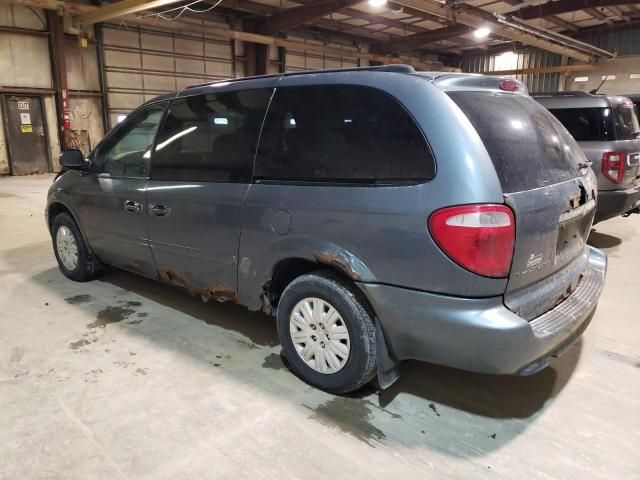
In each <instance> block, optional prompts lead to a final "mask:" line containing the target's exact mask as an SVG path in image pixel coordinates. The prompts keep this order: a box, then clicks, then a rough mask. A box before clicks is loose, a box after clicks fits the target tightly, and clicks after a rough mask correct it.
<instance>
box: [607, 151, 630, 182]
mask: <svg viewBox="0 0 640 480" xmlns="http://www.w3.org/2000/svg"><path fill="white" fill-rule="evenodd" d="M626 161H627V156H626V154H625V153H624V152H605V153H604V155H602V174H603V175H604V176H605V177H607V178H608V179H609V180H611V181H612V182H613V183H621V182H622V179H623V177H624V164H625V162H626Z"/></svg>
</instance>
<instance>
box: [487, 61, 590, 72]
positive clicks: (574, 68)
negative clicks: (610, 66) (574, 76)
mask: <svg viewBox="0 0 640 480" xmlns="http://www.w3.org/2000/svg"><path fill="white" fill-rule="evenodd" d="M595 69H596V66H595V65H593V64H591V63H575V64H572V65H561V66H558V67H532V68H515V69H513V70H494V71H491V72H482V74H483V75H521V74H522V75H524V74H544V73H566V72H586V71H589V70H595Z"/></svg>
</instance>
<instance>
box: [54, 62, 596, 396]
mask: <svg viewBox="0 0 640 480" xmlns="http://www.w3.org/2000/svg"><path fill="white" fill-rule="evenodd" d="M502 82H503V79H500V78H491V77H479V76H472V75H463V74H440V73H433V74H431V73H416V72H415V71H413V69H411V68H410V67H404V66H394V67H383V68H369V69H356V70H347V71H334V72H322V73H320V72H312V73H303V74H288V75H276V76H271V77H257V78H252V79H242V80H236V81H230V82H222V83H217V84H208V85H201V86H195V87H190V88H187V89H185V90H182V91H180V92H178V93H175V94H173V95H171V96H165V97H162V98H158V99H155V100H153V101H151V102H148V103H147V104H145V105H143V106H142V107H141V108H140V109H138V110H137V111H136V112H134V113H132V114H131V115H130V116H129V118H128V119H127V120H125V121H124V122H123V123H122V124H120V125H118V126H117V127H116V128H115V129H114V130H113V131H112V132H111V133H110V134H109V135H107V137H106V138H105V139H104V140H103V141H102V142H101V144H100V145H98V147H97V148H96V150H95V151H94V152H93V153H92V154H91V156H90V157H89V159H88V161H87V162H86V165H84V166H83V167H82V168H77V169H73V170H69V171H67V172H66V173H64V174H63V175H61V176H60V177H59V178H58V179H57V180H56V181H55V183H54V184H53V185H52V187H51V189H50V191H49V199H48V211H47V221H48V224H49V226H50V228H52V235H53V236H54V239H55V236H56V232H55V231H53V225H54V219H55V216H56V215H58V214H60V212H68V213H69V214H70V215H71V216H72V217H73V219H74V221H75V222H76V223H77V225H78V227H79V231H80V232H81V233H82V237H83V238H82V240H83V241H84V242H86V245H87V248H88V251H89V255H91V256H92V257H94V258H95V260H96V261H99V262H102V263H107V264H110V265H114V266H116V267H119V268H124V269H127V270H130V271H134V272H135V273H139V274H142V275H145V276H148V277H150V278H155V279H158V280H161V281H165V282H168V283H172V284H175V285H177V286H180V287H183V288H185V289H187V290H189V291H190V292H192V293H193V294H197V295H199V296H201V297H202V298H203V299H204V300H207V299H215V300H219V301H224V300H231V301H234V302H238V303H240V304H242V305H244V306H246V307H247V308H249V309H251V310H259V309H262V310H263V311H265V312H267V313H272V314H277V315H279V318H280V315H282V314H283V312H282V311H280V310H282V308H283V307H282V305H283V304H289V302H288V300H287V301H285V300H286V297H287V291H288V290H287V289H288V288H289V286H290V285H291V284H293V283H295V282H296V279H298V280H299V279H300V278H302V277H304V276H305V275H308V274H310V273H313V272H318V271H320V272H330V275H328V276H326V279H329V280H328V281H330V282H334V283H336V284H337V285H340V286H341V287H340V288H342V289H343V290H344V289H346V290H345V291H347V292H351V293H350V294H349V297H350V299H351V300H354V299H355V300H357V301H358V302H360V304H361V305H362V309H361V312H360V313H362V314H363V315H367V314H370V316H371V318H372V319H373V321H374V323H375V330H374V329H370V330H367V332H369V333H368V335H375V341H374V343H375V345H376V348H375V352H376V353H375V355H376V359H375V361H376V367H375V368H376V372H377V373H378V376H379V378H380V380H381V384H382V385H383V386H386V385H388V384H390V383H391V382H392V381H393V380H394V379H395V378H396V372H395V365H396V364H397V362H399V361H401V360H405V359H417V360H422V361H428V362H434V363H438V364H442V365H448V366H452V367H456V368H461V369H466V370H471V371H477V372H486V373H494V374H529V373H533V372H535V371H537V370H539V369H541V368H543V367H544V366H545V365H546V363H547V361H548V359H549V358H550V357H551V356H552V355H555V354H558V353H559V352H561V351H562V350H563V349H565V348H566V347H567V346H568V345H570V344H571V343H572V342H573V341H574V340H575V339H576V338H577V337H578V336H579V335H580V334H581V332H582V331H583V330H584V328H586V326H587V324H588V323H589V321H590V319H591V317H592V316H593V313H594V310H595V307H596V304H597V301H598V298H599V296H600V293H601V290H602V287H603V283H604V276H605V271H606V257H605V256H604V254H603V253H602V252H600V251H598V250H596V249H594V248H591V247H589V246H587V244H586V238H587V236H588V232H589V230H590V227H591V224H592V222H593V216H594V213H595V204H596V195H597V184H596V179H595V177H594V175H593V173H592V172H591V170H590V169H589V168H584V163H585V158H584V154H583V153H582V152H581V151H580V149H579V148H578V146H577V144H576V143H575V141H574V140H573V139H572V138H571V136H570V135H569V134H568V132H567V131H566V130H565V129H564V127H563V126H562V125H561V124H560V123H559V122H558V121H557V120H556V119H555V118H554V117H553V116H552V115H550V114H549V113H548V112H547V111H546V110H545V109H544V108H542V107H541V106H540V105H538V104H537V103H536V102H534V101H533V100H532V99H531V98H529V97H528V96H527V95H526V92H524V91H523V89H522V87H521V86H519V87H518V88H517V90H518V91H512V90H513V88H512V87H513V84H507V87H508V88H507V89H502V88H501V86H502V85H503V83H502ZM334 102H335V104H334ZM325 104H327V105H329V106H330V107H331V108H328V107H324V106H323V105H325ZM338 105H340V107H337V106H338ZM372 105H373V106H372ZM323 109H324V110H323ZM376 109H377V110H376ZM334 110H336V111H338V113H335V112H334ZM319 112H320V113H319ZM311 113H312V114H311ZM323 115H324V116H323ZM318 118H321V119H323V120H322V122H320V121H319V120H318ZM385 119H387V120H386V121H385ZM194 132H197V134H198V135H200V136H199V137H198V138H195V137H194V138H192V135H195V134H196V133H194ZM132 136H133V137H135V139H136V141H133V143H136V142H137V143H138V144H139V145H141V146H140V147H139V148H138V149H137V150H135V149H133V150H135V152H134V153H131V150H132V148H128V149H127V148H121V145H122V142H123V141H125V143H126V141H129V143H131V142H132V141H131V140H126V139H127V138H131V137H132ZM123 138H124V139H125V140H122V139H123ZM119 146H120V147H119ZM203 152H205V153H203ZM127 156H128V157H130V158H128V157H127ZM358 162H360V163H358ZM123 163H124V165H123ZM308 165H310V166H308ZM370 169H373V171H370ZM452 209H453V210H452ZM469 222H471V223H470V224H469ZM474 222H479V223H478V224H474ZM492 222H494V223H492ZM476 227H477V228H476ZM494 227H495V228H496V229H498V230H499V231H500V232H501V233H500V235H502V236H501V237H500V238H501V239H502V240H500V242H503V243H501V245H502V247H501V248H502V250H501V251H500V252H497V251H494V250H492V248H494V247H487V248H488V250H481V251H477V252H476V254H477V255H476V257H475V258H474V257H473V255H471V256H470V252H469V251H460V250H459V249H457V247H456V245H461V244H464V245H465V248H467V247H468V248H472V247H473V245H472V244H473V242H474V241H475V240H478V241H479V242H482V241H484V240H486V238H493V237H491V235H493V234H494V232H493V231H492V230H491V229H492V228H494ZM480 231H482V232H483V233H482V235H485V234H486V235H485V237H482V238H481V237H473V238H472V239H471V240H470V242H471V243H469V244H465V243H464V242H465V241H467V240H468V238H467V237H469V238H470V236H473V235H477V234H478V233H479V232H480ZM487 236H488V237H487ZM465 239H466V240H465ZM474 239H475V240H474ZM483 239H484V240H483ZM503 240H504V241H503ZM509 242H510V243H509ZM470 245H471V246H470ZM495 248H497V247H495ZM471 254H473V252H471ZM465 255H466V257H465ZM492 256H495V257H496V258H490V257H492ZM463 257H464V258H463ZM498 257H499V258H498ZM478 258H480V260H478ZM483 259H488V260H487V261H485V260H483ZM497 264H500V266H499V267H496V265H497ZM483 269H484V270H483ZM309 288H311V287H309ZM317 296H318V297H320V298H325V299H326V298H329V297H323V296H322V294H321V291H319V293H318V294H317ZM314 298H315V295H314ZM294 303H295V302H294ZM338 310H339V309H338ZM339 313H341V314H342V316H343V317H344V319H345V322H346V324H347V327H348V328H349V331H350V332H351V334H352V335H353V333H354V330H352V327H351V326H350V323H349V319H348V315H347V313H346V312H345V311H342V312H339ZM287 315H289V312H287ZM293 315H294V313H291V316H292V318H293ZM314 328H315V327H314ZM323 328H324V327H323ZM279 330H280V329H279ZM292 332H294V330H292ZM279 333H281V332H280V331H279ZM292 335H293V333H292ZM281 338H282V337H281ZM327 338H328V336H327ZM356 346H357V345H356V343H355V342H354V340H353V337H352V348H353V349H355V348H356ZM323 347H324V344H323ZM372 348H373V347H372ZM285 351H286V349H285ZM303 353H304V352H303ZM356 353H357V352H352V355H351V356H349V357H348V358H346V356H345V358H343V360H345V362H344V363H345V364H347V365H348V363H349V362H351V361H352V357H355V355H356ZM353 361H356V360H353ZM310 365H312V366H313V365H316V367H317V364H313V363H310ZM341 368H342V367H341ZM316 370H318V368H316ZM319 371H322V369H320V370H319ZM312 373H313V372H312ZM303 376H304V372H303ZM334 376H335V375H334ZM310 378H312V380H310V381H311V382H312V383H314V384H316V385H319V386H320V387H321V388H324V385H323V384H322V383H321V381H319V380H318V381H316V380H315V377H310ZM360 380H361V381H360ZM360 380H359V383H357V382H356V383H357V385H361V384H362V381H364V380H365V379H364V377H363V379H360ZM356 383H351V384H349V385H351V386H352V387H353V386H355V385H356ZM352 387H345V386H341V387H337V386H331V387H329V386H327V387H326V388H327V389H330V390H332V391H346V390H348V389H349V388H352Z"/></svg>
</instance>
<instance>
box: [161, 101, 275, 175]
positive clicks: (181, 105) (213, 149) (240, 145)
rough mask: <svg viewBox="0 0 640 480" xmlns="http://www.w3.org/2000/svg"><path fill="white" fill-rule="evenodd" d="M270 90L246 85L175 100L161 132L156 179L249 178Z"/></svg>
mask: <svg viewBox="0 0 640 480" xmlns="http://www.w3.org/2000/svg"><path fill="white" fill-rule="evenodd" d="M271 93H272V90H270V89H257V90H244V91H238V92H228V93H219V94H207V95H196V96H193V97H185V98H179V99H177V100H175V101H173V102H172V104H171V108H170V110H169V112H168V114H167V117H166V119H165V121H164V122H163V124H162V127H161V129H160V132H159V133H158V140H157V145H156V150H155V153H154V156H153V168H152V172H151V176H152V178H153V179H155V180H175V181H196V182H207V181H209V182H249V181H250V180H251V170H252V167H253V158H254V155H255V148H256V144H257V141H258V134H259V132H260V126H261V124H262V120H263V118H264V114H265V111H266V108H267V104H268V103H269V98H270V96H271Z"/></svg>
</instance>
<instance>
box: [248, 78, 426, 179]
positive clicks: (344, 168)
mask: <svg viewBox="0 0 640 480" xmlns="http://www.w3.org/2000/svg"><path fill="white" fill-rule="evenodd" d="M434 173H435V163H434V160H433V158H432V156H431V153H430V151H429V147H428V145H427V143H426V141H425V139H424V136H423V135H422V132H421V131H420V130H419V129H418V127H417V125H416V124H415V122H414V121H413V119H412V118H411V117H410V115H409V114H408V113H407V111H406V110H405V109H404V108H403V107H402V106H401V105H400V104H399V103H398V102H397V101H396V100H395V99H393V98H391V97H390V96H388V95H386V94H384V93H382V92H380V91H378V90H375V89H372V88H366V87H358V86H345V85H335V86H333V85H332V86H309V87H285V88H281V89H278V90H277V91H276V95H275V97H274V100H273V102H272V103H271V107H270V108H269V113H268V115H267V118H266V120H265V126H264V129H263V132H262V137H261V141H260V150H259V155H258V159H257V162H256V171H255V176H256V178H257V179H274V180H292V181H295V180H299V181H314V182H347V183H395V182H420V181H424V180H428V179H430V178H432V177H433V175H434Z"/></svg>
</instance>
